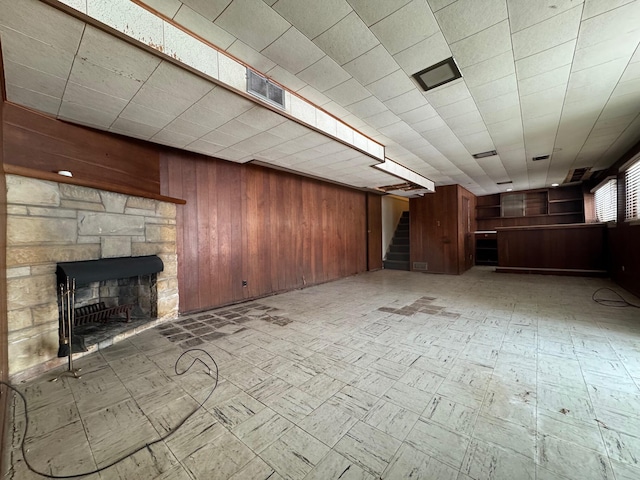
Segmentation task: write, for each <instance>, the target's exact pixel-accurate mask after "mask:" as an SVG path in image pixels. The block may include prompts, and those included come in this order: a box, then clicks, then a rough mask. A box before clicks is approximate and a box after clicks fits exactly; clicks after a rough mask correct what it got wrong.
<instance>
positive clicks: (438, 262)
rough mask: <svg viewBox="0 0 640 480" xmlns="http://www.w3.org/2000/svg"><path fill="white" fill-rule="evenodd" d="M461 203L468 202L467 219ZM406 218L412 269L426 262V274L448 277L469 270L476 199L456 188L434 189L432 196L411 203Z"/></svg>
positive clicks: (413, 199)
mask: <svg viewBox="0 0 640 480" xmlns="http://www.w3.org/2000/svg"><path fill="white" fill-rule="evenodd" d="M464 199H466V200H464ZM463 202H468V208H469V214H468V216H467V215H463V208H467V207H464V206H463V205H464V204H463ZM409 218H410V247H409V250H410V252H411V255H410V258H411V265H413V262H427V271H429V272H433V273H450V274H460V273H463V272H464V271H466V270H467V269H468V268H471V266H472V265H473V237H472V235H473V233H472V232H474V231H475V230H476V227H475V195H473V194H472V193H471V192H469V191H468V190H466V189H464V188H462V187H461V186H459V185H446V186H443V187H437V188H436V192H435V193H432V194H426V195H425V196H424V197H420V198H412V199H411V200H410V202H409ZM469 255H471V258H470V259H469Z"/></svg>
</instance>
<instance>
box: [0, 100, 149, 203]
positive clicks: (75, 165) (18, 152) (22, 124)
mask: <svg viewBox="0 0 640 480" xmlns="http://www.w3.org/2000/svg"><path fill="white" fill-rule="evenodd" d="M3 130H4V139H3V145H4V151H5V161H6V162H7V163H8V164H11V165H17V166H21V167H28V168H32V169H35V170H42V171H45V172H57V171H58V170H70V171H71V172H73V176H74V177H75V178H76V179H79V180H83V179H84V180H92V181H95V180H102V181H104V182H106V183H111V184H116V185H121V186H124V187H129V188H134V189H137V190H142V191H144V192H149V193H156V194H157V193H160V171H159V150H160V149H159V147H158V146H156V145H153V144H151V143H145V142H142V141H139V140H134V139H131V138H126V137H123V136H119V135H114V134H112V133H105V132H100V131H97V130H93V129H91V128H86V127H80V126H77V125H72V124H70V123H66V122H62V121H60V120H56V119H54V118H51V117H49V116H47V115H44V114H40V113H36V112H33V111H31V110H28V109H26V108H23V107H20V106H17V105H13V104H11V103H6V104H5V107H4V122H3Z"/></svg>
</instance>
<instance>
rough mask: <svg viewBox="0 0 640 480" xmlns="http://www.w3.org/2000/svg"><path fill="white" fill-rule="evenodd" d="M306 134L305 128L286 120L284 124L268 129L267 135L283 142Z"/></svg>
mask: <svg viewBox="0 0 640 480" xmlns="http://www.w3.org/2000/svg"><path fill="white" fill-rule="evenodd" d="M308 132H309V130H308V129H307V128H306V127H304V126H302V125H300V124H299V123H296V122H294V121H292V120H287V121H286V122H284V123H281V124H280V125H278V126H275V127H273V128H270V129H269V133H271V134H272V135H276V136H278V137H280V138H282V139H283V140H291V139H293V138H298V137H300V136H302V135H305V134H306V133H308Z"/></svg>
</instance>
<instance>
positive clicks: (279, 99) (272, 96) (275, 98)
mask: <svg viewBox="0 0 640 480" xmlns="http://www.w3.org/2000/svg"><path fill="white" fill-rule="evenodd" d="M247 92H249V93H250V94H252V95H255V96H256V97H259V98H261V99H263V100H266V101H267V102H269V103H272V104H274V105H277V106H278V107H280V108H284V90H283V89H282V88H281V87H279V86H278V85H276V84H275V83H273V82H271V81H270V80H268V79H267V78H265V77H263V76H262V75H258V74H257V73H256V72H254V71H253V70H251V69H249V68H247Z"/></svg>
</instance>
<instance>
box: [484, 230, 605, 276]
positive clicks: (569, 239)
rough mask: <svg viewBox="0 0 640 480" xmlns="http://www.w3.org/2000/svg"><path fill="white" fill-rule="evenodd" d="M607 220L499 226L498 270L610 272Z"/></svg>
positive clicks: (556, 272)
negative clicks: (565, 223) (608, 267)
mask: <svg viewBox="0 0 640 480" xmlns="http://www.w3.org/2000/svg"><path fill="white" fill-rule="evenodd" d="M606 229H607V226H606V224H604V223H577V224H567V225H540V226H530V227H503V228H497V229H496V230H497V236H498V267H497V268H496V271H497V272H510V273H547V274H553V275H586V276H590V275H598V276H599V275H607V258H606Z"/></svg>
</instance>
